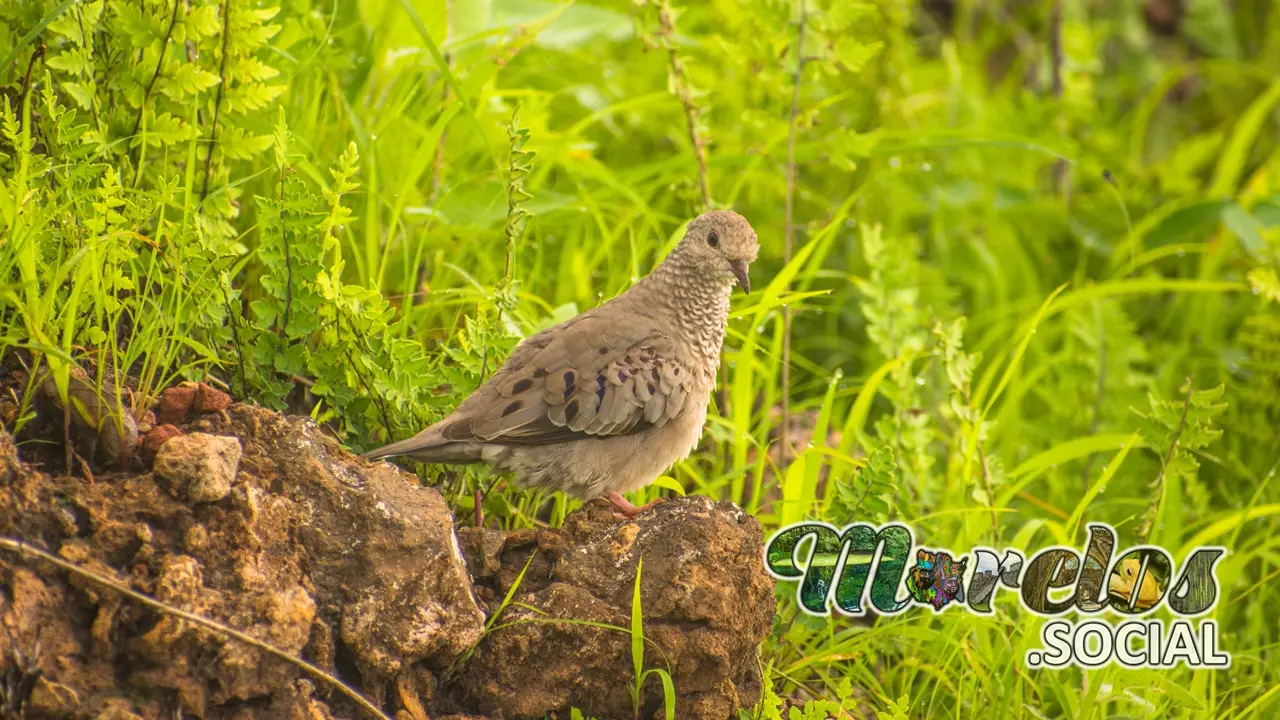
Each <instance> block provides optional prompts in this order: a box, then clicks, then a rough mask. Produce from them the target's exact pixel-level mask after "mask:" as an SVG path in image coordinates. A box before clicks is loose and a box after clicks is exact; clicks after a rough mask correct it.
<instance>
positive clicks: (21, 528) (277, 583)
mask: <svg viewBox="0 0 1280 720" xmlns="http://www.w3.org/2000/svg"><path fill="white" fill-rule="evenodd" d="M194 425H198V426H199V427H200V429H201V430H203V431H204V433H201V432H192V433H190V434H187V435H181V436H177V437H173V438H171V439H169V440H168V442H165V443H164V444H163V446H161V448H160V452H159V454H158V457H157V468H156V472H153V473H144V474H131V473H105V474H99V475H98V476H97V477H96V478H95V480H94V481H90V480H89V479H88V478H83V477H79V476H64V477H57V478H51V477H49V476H48V475H45V474H43V473H41V472H39V471H38V470H35V469H33V468H32V467H31V466H28V465H25V464H23V463H21V462H20V461H19V460H18V459H17V456H16V452H15V449H14V446H13V444H12V441H11V439H10V438H9V437H8V436H7V435H5V434H4V433H3V432H2V431H0V535H5V536H11V537H20V538H23V539H24V540H27V541H29V542H31V543H33V544H36V545H40V546H43V547H46V548H49V549H50V550H52V551H53V552H55V553H57V554H59V555H61V556H62V557H63V558H65V559H67V560H69V561H71V562H74V563H76V564H77V565H80V566H81V567H84V568H86V569H91V570H94V571H96V572H98V573H100V574H103V575H105V576H107V577H109V578H112V579H113V580H115V581H116V582H119V583H121V584H124V585H126V586H129V587H132V588H133V589H135V590H138V591H140V592H144V593H147V594H150V595H154V596H156V597H158V598H159V599H161V600H163V601H165V602H167V603H170V604H172V605H174V606H176V607H178V608H181V609H183V610H186V611H189V612H195V613H198V614H200V615H202V616H204V617H207V618H209V619H211V620H214V621H215V622H218V623H222V624H224V625H227V626H228V627H231V628H233V629H236V630H239V631H240V632H244V633H247V634H248V635H251V636H253V637H255V638H258V639H260V640H263V641H265V642H268V643H270V644H271V645H273V646H275V647H277V648H279V649H281V650H283V651H285V652H287V653H289V654H292V655H295V656H297V655H301V656H302V657H304V658H306V659H308V660H310V661H311V662H313V663H317V664H319V665H320V666H322V667H325V668H327V669H329V670H330V672H335V673H337V674H340V675H341V676H342V679H343V681H344V682H346V683H347V684H348V685H351V686H354V687H357V688H361V689H362V691H363V692H364V693H365V694H366V695H368V696H380V695H381V696H383V697H387V696H388V695H387V687H388V686H389V684H390V682H391V681H392V679H393V675H392V671H393V670H394V669H396V668H409V667H413V668H419V667H421V666H422V665H423V664H425V665H431V666H441V667H445V666H450V665H453V664H455V663H456V662H457V660H458V656H459V654H461V653H462V652H465V651H466V650H467V649H469V647H470V646H471V645H474V643H475V642H476V641H477V640H478V638H479V637H480V634H481V632H482V630H483V623H484V615H483V613H482V612H481V610H480V608H479V607H478V606H477V604H476V603H475V601H474V599H473V598H472V595H471V584H470V581H469V579H468V576H467V570H466V565H465V564H464V562H463V559H462V556H461V553H460V551H459V548H458V544H457V540H456V538H455V535H454V532H453V521H452V518H451V516H450V514H449V510H448V508H447V506H446V505H445V502H444V499H443V498H442V497H441V496H440V494H439V493H438V492H437V491H436V490H434V489H431V488H427V487H423V486H421V485H420V484H419V483H418V481H417V478H415V477H413V476H412V475H409V474H407V473H404V472H402V471H400V470H398V469H396V468H395V467H394V466H392V465H389V464H386V463H377V464H371V463H367V462H364V461H362V460H359V459H357V458H355V457H353V456H352V455H350V454H349V453H347V452H346V451H345V450H343V449H341V448H340V447H338V446H337V445H336V444H335V443H334V442H333V441H332V440H330V439H328V438H326V437H325V436H324V434H323V433H322V432H321V430H320V428H319V427H318V426H316V424H315V423H314V422H312V421H311V420H310V419H308V418H294V417H284V416H281V415H279V414H277V413H274V412H271V411H268V410H263V409H260V408H254V407H249V406H245V405H233V406H232V407H231V408H229V409H228V410H227V411H226V414H225V416H222V415H216V414H207V415H205V416H204V417H203V418H202V419H201V420H199V421H197V422H196V423H194ZM184 429H186V430H188V431H190V430H191V429H192V427H191V426H187V427H186V428H184ZM193 438H194V439H193ZM233 445H234V446H235V448H236V449H235V450H232V446H233ZM175 446H176V447H175ZM241 447H242V448H243V450H242V451H241V450H240V448H241ZM211 448H214V449H216V451H213V452H211V451H210V449H211ZM227 454H230V455H231V456H237V455H238V457H234V458H233V457H226V455H227ZM211 456H212V457H213V458H215V459H216V460H211V459H210V457H211ZM197 458H202V459H201V460H197ZM223 460H226V461H227V463H226V464H227V465H230V467H231V469H232V471H234V470H235V467H236V464H237V462H238V473H236V474H234V475H233V474H232V473H223V474H222V477H224V478H227V477H231V476H234V477H235V491H234V492H231V493H229V494H227V493H224V496H223V498H222V501H221V502H217V503H210V502H206V501H203V499H202V498H201V495H200V492H199V491H198V490H197V492H195V493H192V492H191V486H192V484H193V482H194V481H198V480H200V478H202V477H203V475H202V474H203V473H205V471H206V470H207V469H208V467H209V466H210V464H216V462H222V461H223ZM193 468H194V469H193ZM167 478H176V479H167ZM195 484H196V485H197V487H198V482H195ZM175 488H176V489H178V490H179V492H177V493H175V492H173V490H174V489H175ZM184 488H185V489H187V492H185V493H184V492H181V490H182V489H184ZM0 625H3V626H4V627H5V628H6V629H9V630H10V632H9V633H8V634H6V633H5V632H0V682H4V678H9V677H28V676H29V677H31V678H33V679H32V681H31V684H32V686H33V687H35V688H36V693H35V694H33V695H32V697H34V698H35V700H37V701H39V703H41V704H40V706H39V708H35V707H33V706H32V705H31V701H30V700H29V699H28V700H25V701H22V702H24V703H25V705H24V707H27V708H28V709H29V710H31V711H33V712H34V711H35V710H36V709H40V710H41V711H42V712H44V710H45V709H47V710H48V714H49V715H51V716H57V717H77V718H80V717H84V718H89V717H106V716H115V717H133V716H136V717H173V716H176V715H178V714H181V715H186V716H200V717H210V718H213V717H218V718H221V717H243V718H286V717H289V718H293V717H308V718H323V717H329V716H334V717H362V715H361V714H360V713H359V711H358V710H356V709H355V708H354V706H352V705H351V704H350V703H349V702H348V701H346V700H344V699H343V698H342V697H341V696H340V695H338V694H336V693H332V692H330V690H329V688H327V687H324V686H323V685H319V684H316V685H315V687H314V689H315V692H314V693H313V692H312V684H313V683H315V680H314V678H310V677H308V676H306V675H304V674H302V673H301V671H299V670H298V668H297V667H296V666H294V665H292V664H290V663H286V662H284V661H283V660H279V659H277V658H275V657H273V656H270V655H266V654H264V653H262V652H261V651H259V650H257V649H255V648H253V647H250V646H248V645H245V644H244V643H241V642H239V641H237V640H234V639H232V638H229V637H227V636H224V635H221V634H218V633H215V632H211V631H209V630H206V629H204V628H202V627H200V626H197V625H195V624H193V623H190V622H187V621H184V620H180V619H179V618H176V617H174V616H170V615H165V614H162V613H159V612H157V611H154V610H152V609H150V608H149V607H147V606H144V605H141V604H139V603H137V602H135V601H133V600H130V599H128V598H124V597H121V596H120V595H118V594H116V593H113V592H111V591H108V590H105V589H103V588H101V587H99V586H97V585H94V584H93V583H91V582H89V581H87V580H84V579H82V578H79V577H78V576H70V575H68V574H67V573H65V572H63V571H61V570H57V569H56V568H52V567H51V566H49V565H47V564H45V563H40V562H32V561H26V560H19V559H17V558H15V557H14V556H12V555H9V554H7V553H4V552H0ZM23 653H25V655H23ZM19 656H24V657H29V658H30V661H29V663H30V664H31V667H30V668H29V672H27V673H26V674H23V671H21V670H19V669H17V667H16V666H17V661H16V660H15V659H14V658H17V657H19ZM415 663H419V664H418V665H415ZM353 667H354V668H357V669H360V670H363V671H364V672H363V673H361V672H355V671H354V669H353ZM335 668H336V669H335ZM14 673H17V674H16V675H15V674H14ZM37 680H40V681H42V682H45V683H47V685H48V688H52V690H48V688H45V689H40V688H44V686H43V685H40V684H39V683H38V682H37ZM0 687H2V686H0ZM47 690H48V691H47ZM3 695H4V693H3V692H0V714H3V713H4V709H5V699H4V697H3ZM68 698H74V701H71V702H73V704H72V705H68V706H66V707H62V706H61V705H58V703H63V705H66V703H67V702H69V701H68ZM330 707H331V708H332V711H330V709H329V708H330ZM17 714H18V715H19V716H21V714H22V713H17Z"/></svg>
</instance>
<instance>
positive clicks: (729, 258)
mask: <svg viewBox="0 0 1280 720" xmlns="http://www.w3.org/2000/svg"><path fill="white" fill-rule="evenodd" d="M680 244H681V245H682V246H683V247H682V248H681V249H682V251H683V252H684V253H685V254H686V255H687V257H688V258H690V259H692V260H693V261H694V264H695V265H696V266H697V267H698V268H699V269H700V270H702V271H704V272H706V273H707V274H708V275H710V277H711V278H713V279H714V280H715V281H717V282H721V283H723V284H724V286H725V287H731V286H732V285H733V284H734V283H737V284H738V285H741V286H742V289H743V290H744V291H746V292H751V279H750V278H749V277H748V276H747V266H748V265H750V264H751V263H752V262H754V261H755V259H756V255H757V254H758V253H759V252H760V243H759V242H757V240H756V231H755V230H752V229H751V223H749V222H747V219H746V218H744V217H742V216H741V215H739V214H738V213H736V212H733V211H732V210H712V211H710V212H704V213H702V214H701V215H699V216H698V217H696V218H694V219H693V221H692V222H690V223H689V229H688V230H687V231H685V234H684V239H683V240H681V241H680Z"/></svg>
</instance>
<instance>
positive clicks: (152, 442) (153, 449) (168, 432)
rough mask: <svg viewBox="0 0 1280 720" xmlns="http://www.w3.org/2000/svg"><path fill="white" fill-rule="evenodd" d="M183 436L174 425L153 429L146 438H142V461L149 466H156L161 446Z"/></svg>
mask: <svg viewBox="0 0 1280 720" xmlns="http://www.w3.org/2000/svg"><path fill="white" fill-rule="evenodd" d="M181 434H182V431H181V430H179V429H178V428H177V427H175V426H173V425H160V426H159V427H155V428H152V429H151V431H150V432H148V433H147V435H146V437H144V438H142V460H143V461H144V462H146V463H147V464H148V465H152V464H154V463H155V461H156V453H157V452H159V450H160V446H161V445H164V444H165V443H166V442H168V441H169V440H171V439H173V438H176V437H178V436H179V435H181Z"/></svg>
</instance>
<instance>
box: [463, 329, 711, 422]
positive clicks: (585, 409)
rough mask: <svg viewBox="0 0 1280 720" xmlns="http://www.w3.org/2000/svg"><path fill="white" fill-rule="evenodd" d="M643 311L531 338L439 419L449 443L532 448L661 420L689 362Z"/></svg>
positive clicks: (680, 392) (689, 374) (671, 413)
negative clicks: (445, 417) (679, 357)
mask: <svg viewBox="0 0 1280 720" xmlns="http://www.w3.org/2000/svg"><path fill="white" fill-rule="evenodd" d="M676 358H677V354H676V352H675V342H674V341H673V339H672V338H671V337H670V336H668V335H667V334H666V333H664V332H662V331H661V330H659V329H658V327H657V326H656V323H655V322H654V321H653V320H652V319H650V318H647V317H644V316H639V315H629V316H627V317H618V315H617V314H616V313H613V314H600V315H583V316H579V317H578V318H575V319H574V320H572V321H570V322H569V323H567V324H565V325H561V326H559V327H556V328H552V329H551V330H548V331H545V332H543V333H540V334H539V335H535V336H533V337H531V338H529V339H528V340H526V341H525V342H524V343H522V344H521V345H520V346H519V347H518V348H516V351H515V352H514V353H512V355H511V357H510V358H509V359H508V360H507V362H506V364H505V365H503V367H502V368H501V369H500V370H499V371H498V372H497V373H495V375H494V377H493V378H491V379H490V380H489V382H487V383H486V384H485V385H484V386H482V387H481V388H479V389H478V390H477V391H476V392H475V393H474V394H473V395H472V396H471V397H469V398H467V400H466V401H465V402H464V403H462V404H461V405H459V406H458V408H457V410H455V411H454V413H453V417H452V418H450V419H449V420H447V421H445V422H442V423H441V427H440V433H441V436H442V437H443V438H444V439H446V440H450V441H480V442H499V443H507V444H521V445H541V444H546V443H556V442H564V441H567V440H576V439H581V438H585V437H592V436H594V437H606V436H610V435H625V434H628V433H633V432H638V431H640V430H644V429H646V428H651V427H659V426H662V425H665V424H666V423H667V422H669V421H670V420H672V419H673V418H676V417H679V416H680V414H681V413H682V412H684V411H685V409H686V407H688V406H690V405H692V404H693V403H690V402H687V400H688V396H689V389H690V388H691V387H692V383H693V379H694V368H692V367H690V366H689V363H687V362H686V363H681V362H679V361H677V359H676Z"/></svg>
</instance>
